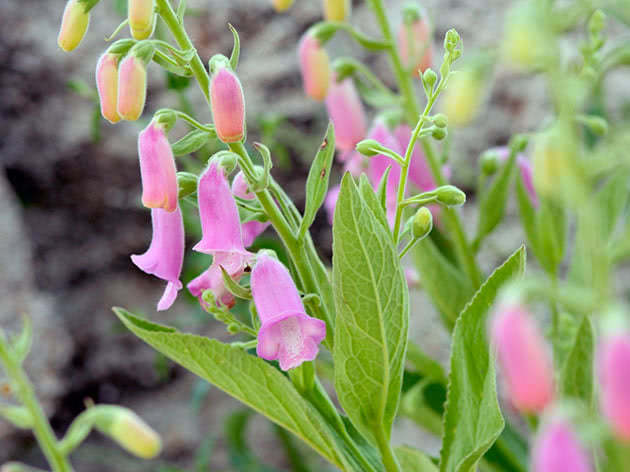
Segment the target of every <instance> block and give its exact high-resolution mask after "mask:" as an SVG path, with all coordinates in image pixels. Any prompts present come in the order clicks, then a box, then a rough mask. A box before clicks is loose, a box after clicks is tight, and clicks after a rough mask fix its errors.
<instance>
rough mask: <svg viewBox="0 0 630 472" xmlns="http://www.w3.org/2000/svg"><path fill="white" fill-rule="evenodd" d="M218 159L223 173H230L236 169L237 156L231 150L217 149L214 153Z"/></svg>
mask: <svg viewBox="0 0 630 472" xmlns="http://www.w3.org/2000/svg"><path fill="white" fill-rule="evenodd" d="M214 157H215V159H218V160H219V165H220V166H221V168H222V169H223V173H224V174H226V175H230V174H231V173H232V172H233V171H234V169H236V163H237V156H236V154H234V153H233V152H231V151H219V152H218V153H216V154H215V155H214Z"/></svg>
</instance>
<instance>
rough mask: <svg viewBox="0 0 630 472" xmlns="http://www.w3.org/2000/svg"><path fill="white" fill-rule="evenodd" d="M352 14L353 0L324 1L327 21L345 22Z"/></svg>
mask: <svg viewBox="0 0 630 472" xmlns="http://www.w3.org/2000/svg"><path fill="white" fill-rule="evenodd" d="M351 12H352V1H351V0H324V18H325V19H326V21H344V20H345V19H346V18H348V17H349V16H350V13H351Z"/></svg>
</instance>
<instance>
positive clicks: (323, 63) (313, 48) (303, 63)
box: [298, 32, 330, 101]
mask: <svg viewBox="0 0 630 472" xmlns="http://www.w3.org/2000/svg"><path fill="white" fill-rule="evenodd" d="M298 58H299V60H300V71H301V72H302V80H303V82H304V91H305V92H306V95H308V96H309V97H311V98H312V99H313V100H318V101H321V100H323V99H324V98H326V93H327V92H328V86H329V84H330V59H329V58H328V53H327V52H326V50H325V49H324V48H323V47H322V46H321V44H320V43H319V40H318V39H317V38H316V37H315V36H313V35H312V34H310V33H309V32H307V33H306V34H305V35H304V36H303V37H302V39H301V40H300V45H299V47H298Z"/></svg>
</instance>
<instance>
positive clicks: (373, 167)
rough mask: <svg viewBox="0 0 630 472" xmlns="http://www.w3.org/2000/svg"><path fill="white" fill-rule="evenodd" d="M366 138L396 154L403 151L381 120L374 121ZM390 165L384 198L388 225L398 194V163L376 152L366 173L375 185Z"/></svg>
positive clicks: (394, 211) (393, 214)
mask: <svg viewBox="0 0 630 472" xmlns="http://www.w3.org/2000/svg"><path fill="white" fill-rule="evenodd" d="M368 139H373V140H375V141H377V142H379V143H380V144H382V145H383V146H385V147H387V148H389V149H391V150H392V151H395V152H397V153H398V154H403V153H404V150H403V149H402V148H401V146H400V144H399V143H398V140H397V139H396V137H395V136H394V135H392V133H391V132H390V131H389V130H388V129H387V126H386V125H385V123H383V122H382V121H376V123H375V124H374V126H373V127H372V129H371V130H370V132H369V133H368ZM390 166H391V170H390V171H389V177H388V179H387V186H386V191H385V198H386V209H387V212H386V213H387V221H389V224H390V226H392V225H393V224H394V218H395V215H396V200H397V196H398V195H397V194H398V183H399V181H400V170H401V169H400V165H399V164H398V163H397V162H396V161H394V160H393V159H392V158H391V157H388V156H385V155H384V154H377V155H376V156H373V157H370V160H369V163H368V170H367V175H368V178H369V179H370V182H372V185H373V186H374V187H376V186H377V185H378V184H379V183H380V181H381V177H383V174H384V173H385V170H387V168H388V167H390Z"/></svg>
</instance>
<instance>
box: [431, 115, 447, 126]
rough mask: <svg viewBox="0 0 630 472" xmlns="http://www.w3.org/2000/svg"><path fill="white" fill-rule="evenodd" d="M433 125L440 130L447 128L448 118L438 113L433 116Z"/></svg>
mask: <svg viewBox="0 0 630 472" xmlns="http://www.w3.org/2000/svg"><path fill="white" fill-rule="evenodd" d="M433 124H434V125H435V126H437V127H438V128H446V127H447V126H448V117H447V116H446V115H445V114H444V113H438V114H437V115H434V116H433Z"/></svg>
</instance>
